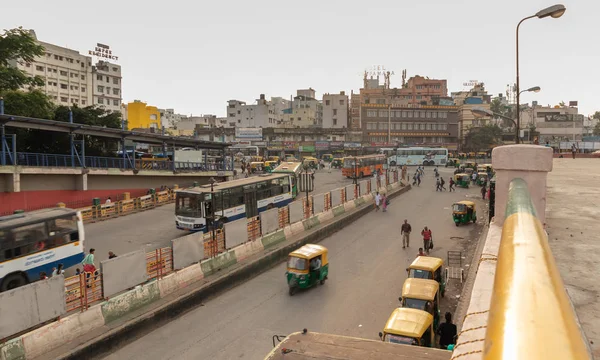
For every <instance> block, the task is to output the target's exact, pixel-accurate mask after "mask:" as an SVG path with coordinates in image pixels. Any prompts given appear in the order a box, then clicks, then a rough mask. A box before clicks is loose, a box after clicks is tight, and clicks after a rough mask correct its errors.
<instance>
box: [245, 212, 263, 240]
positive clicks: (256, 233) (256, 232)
mask: <svg viewBox="0 0 600 360" xmlns="http://www.w3.org/2000/svg"><path fill="white" fill-rule="evenodd" d="M247 229H248V241H254V240H256V239H258V238H259V237H260V235H261V234H260V232H261V229H260V217H258V216H255V217H251V218H249V219H248V225H247Z"/></svg>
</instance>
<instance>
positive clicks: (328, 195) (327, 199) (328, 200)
mask: <svg viewBox="0 0 600 360" xmlns="http://www.w3.org/2000/svg"><path fill="white" fill-rule="evenodd" d="M329 210H331V193H329V192H328V193H325V205H324V206H323V211H329Z"/></svg>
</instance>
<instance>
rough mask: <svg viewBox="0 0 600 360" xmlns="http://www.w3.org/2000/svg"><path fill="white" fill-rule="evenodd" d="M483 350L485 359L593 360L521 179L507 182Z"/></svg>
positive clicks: (540, 224)
mask: <svg viewBox="0 0 600 360" xmlns="http://www.w3.org/2000/svg"><path fill="white" fill-rule="evenodd" d="M573 260H574V261H576V259H573ZM484 349H485V350H484V355H483V358H484V359H486V360H499V359H503V360H509V359H510V360H519V359H528V360H538V359H539V360H542V359H544V360H546V359H591V355H590V353H589V349H588V347H587V344H586V342H585V340H584V336H583V334H582V331H581V329H580V328H579V326H578V323H577V319H576V315H575V311H574V310H573V307H572V306H571V302H570V301H569V298H568V295H567V292H566V290H565V286H564V284H563V281H562V279H561V277H560V274H559V272H558V268H557V266H556V262H555V260H554V257H553V256H552V252H551V251H550V246H549V245H548V237H547V235H546V233H545V231H544V227H543V225H542V223H541V222H540V221H539V219H538V218H537V215H536V211H535V208H534V206H533V204H532V201H531V197H530V194H529V190H528V188H527V183H526V182H525V181H524V180H523V179H514V180H513V181H511V183H510V185H509V190H508V202H507V206H506V219H505V221H504V225H503V227H502V238H501V241H500V250H499V253H498V260H497V268H496V275H495V279H494V288H493V292H492V300H491V304H490V313H489V321H488V325H487V331H486V336H485V343H484Z"/></svg>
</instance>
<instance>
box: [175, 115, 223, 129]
mask: <svg viewBox="0 0 600 360" xmlns="http://www.w3.org/2000/svg"><path fill="white" fill-rule="evenodd" d="M216 125H217V116H216V115H210V114H206V115H200V116H190V117H186V118H185V119H181V120H179V121H178V122H177V123H176V124H175V126H176V127H177V130H194V129H196V127H197V126H200V127H215V126H216Z"/></svg>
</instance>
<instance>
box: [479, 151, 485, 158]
mask: <svg viewBox="0 0 600 360" xmlns="http://www.w3.org/2000/svg"><path fill="white" fill-rule="evenodd" d="M477 157H478V158H479V159H485V158H486V157H487V153H486V152H485V151H480V152H478V153H477Z"/></svg>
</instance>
